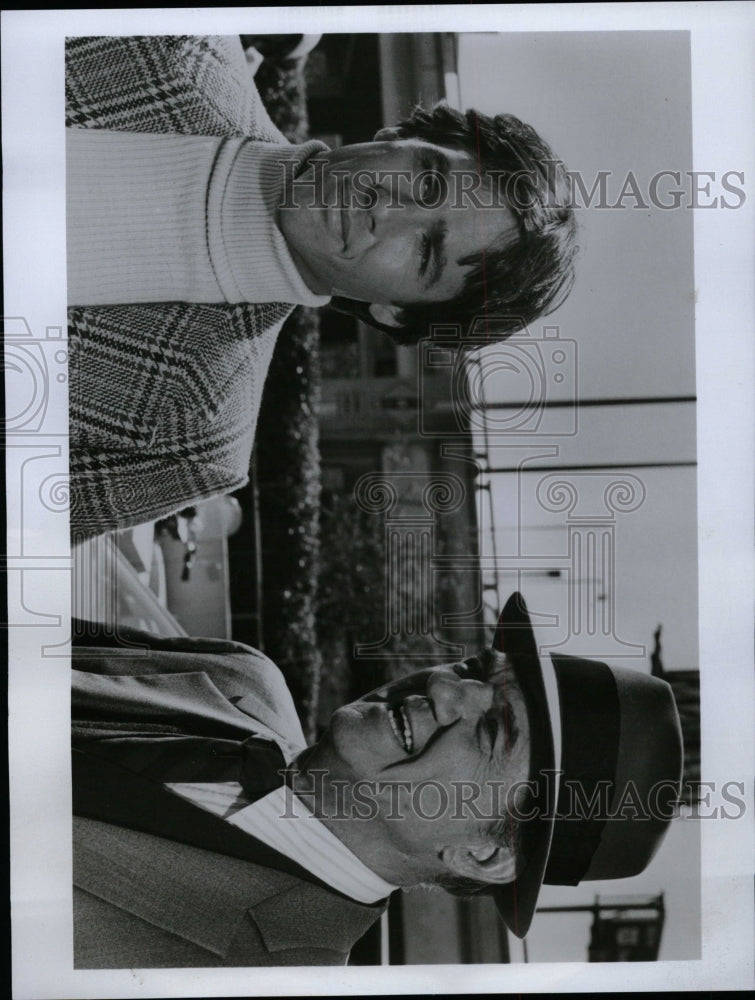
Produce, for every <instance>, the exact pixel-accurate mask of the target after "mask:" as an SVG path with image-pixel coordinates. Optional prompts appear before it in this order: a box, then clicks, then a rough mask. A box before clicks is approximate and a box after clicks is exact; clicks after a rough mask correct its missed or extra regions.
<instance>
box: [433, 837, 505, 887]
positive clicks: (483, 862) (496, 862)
mask: <svg viewBox="0 0 755 1000" xmlns="http://www.w3.org/2000/svg"><path fill="white" fill-rule="evenodd" d="M440 856H441V860H442V861H443V863H444V865H445V866H446V868H448V869H449V870H450V871H452V872H453V873H454V875H460V876H462V877H463V878H472V879H475V880H476V881H478V882H501V883H504V882H513V881H514V879H515V878H516V856H515V855H514V854H513V853H512V852H511V851H509V850H508V849H507V848H506V847H498V846H497V845H495V844H483V845H481V846H474V847H458V846H457V847H444V848H443V850H442V851H441V854H440Z"/></svg>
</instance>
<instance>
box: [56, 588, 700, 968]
mask: <svg viewBox="0 0 755 1000" xmlns="http://www.w3.org/2000/svg"><path fill="white" fill-rule="evenodd" d="M496 646H497V647H498V650H492V649H491V650H483V651H482V652H481V653H480V654H478V655H477V656H474V657H471V658H469V659H468V660H465V661H464V662H463V663H458V664H453V665H449V666H444V667H437V668H434V669H429V670H423V671H420V672H418V673H415V674H411V675H409V676H407V677H406V678H403V679H402V680H399V681H395V682H392V683H390V684H387V685H386V686H385V687H384V688H382V689H378V690H377V691H375V692H373V693H372V694H371V695H368V696H366V697H365V698H362V699H361V700H359V701H357V702H354V703H352V704H350V705H346V706H344V707H343V708H341V709H339V710H338V711H336V712H335V714H334V715H333V718H332V720H331V723H330V726H329V728H328V729H327V731H326V732H325V734H324V735H323V737H322V738H321V739H320V740H319V741H318V742H317V743H316V744H315V745H313V746H311V747H309V748H306V747H305V746H304V741H303V739H302V734H301V729H300V727H299V725H298V722H297V720H296V715H295V712H294V710H293V705H292V703H291V698H290V695H289V694H288V692H287V690H286V688H285V685H284V683H283V681H282V678H281V675H280V673H279V672H278V670H277V668H275V666H274V665H273V664H272V663H270V661H269V660H267V659H266V658H265V657H264V656H262V655H261V654H259V653H257V652H256V651H254V650H251V649H249V648H247V647H243V646H239V645H237V644H228V643H220V642H217V641H212V640H180V639H176V640H156V641H155V640H152V639H150V637H148V636H143V635H142V636H139V635H138V634H134V635H132V636H130V637H128V645H121V646H120V647H118V648H98V647H97V646H88V647H83V648H79V649H77V650H75V651H74V668H75V672H74V698H73V719H74V721H73V734H74V751H73V754H74V761H73V793H74V812H75V813H76V814H77V816H76V819H75V833H74V881H75V885H76V890H75V895H74V937H75V964H76V966H77V967H78V968H122V967H130V968H140V967H175V966H240V965H250V966H251V965H316V964H339V963H343V962H344V961H346V960H347V957H348V952H349V949H350V947H351V946H352V945H353V943H354V942H355V941H356V940H357V939H358V938H359V937H360V936H361V935H362V934H363V933H364V932H365V931H366V929H367V928H368V927H369V926H370V924H371V923H372V922H373V921H374V920H376V919H377V918H378V916H379V915H380V913H381V912H382V910H383V908H384V906H385V901H386V898H387V897H388V896H389V895H390V893H392V892H393V891H395V890H396V889H397V888H403V887H410V886H413V885H417V884H434V885H439V886H442V887H444V888H445V889H447V890H448V891H450V892H453V893H461V894H474V893H478V892H483V893H490V894H492V895H493V896H494V898H495V901H496V904H497V907H498V910H499V912H500V914H501V916H502V918H503V920H504V921H505V923H506V925H507V926H508V927H509V928H510V929H511V930H512V931H513V932H514V933H515V934H517V935H519V936H524V935H525V934H526V933H527V930H528V928H529V925H530V922H531V920H532V917H533V914H534V910H535V904H536V901H537V896H538V893H539V890H540V887H541V885H542V883H543V881H546V882H555V883H560V884H572V885H575V884H577V883H578V882H579V881H581V880H582V879H603V878H621V877H624V876H629V875H634V874H636V873H638V872H639V871H641V870H642V869H643V868H644V867H645V866H646V865H647V864H648V862H649V861H650V859H651V858H652V856H653V855H654V853H655V851H656V850H657V849H658V846H659V845H660V842H661V840H662V838H663V836H664V834H665V831H666V828H667V826H668V823H669V820H670V819H671V816H672V814H673V811H674V804H675V801H676V798H677V795H678V791H679V781H680V776H681V765H682V750H681V732H680V725H679V718H678V715H677V712H676V708H675V705H674V700H673V697H672V695H671V691H670V688H669V687H668V685H667V684H665V682H663V681H659V680H658V679H656V678H652V677H649V676H647V675H644V674H642V673H639V672H637V671H631V670H622V669H613V668H610V667H608V666H606V665H605V664H601V663H596V662H593V661H588V660H583V659H574V658H569V657H563V656H558V657H556V656H553V657H552V663H546V662H543V663H541V662H540V660H539V658H538V655H537V649H536V645H535V640H534V636H533V633H532V629H531V625H530V621H529V617H528V614H527V610H526V607H525V605H524V601H523V599H522V597H521V595H519V594H514V595H512V597H511V598H510V599H509V601H508V602H507V604H506V606H505V608H504V609H503V611H502V613H501V617H500V620H499V625H498V629H497V637H496ZM501 650H502V651H501Z"/></svg>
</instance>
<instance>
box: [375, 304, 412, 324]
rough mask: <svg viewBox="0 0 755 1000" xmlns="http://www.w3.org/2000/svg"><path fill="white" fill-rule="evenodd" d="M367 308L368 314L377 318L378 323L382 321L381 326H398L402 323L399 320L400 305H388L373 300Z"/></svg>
mask: <svg viewBox="0 0 755 1000" xmlns="http://www.w3.org/2000/svg"><path fill="white" fill-rule="evenodd" d="M367 310H368V312H369V314H370V316H372V318H373V319H375V320H377V321H378V323H382V324H383V326H394V327H400V326H403V325H404V324H403V323H402V322H401V314H402V309H401V306H389V305H382V304H381V303H380V302H373V303H372V305H369V306H368V307H367Z"/></svg>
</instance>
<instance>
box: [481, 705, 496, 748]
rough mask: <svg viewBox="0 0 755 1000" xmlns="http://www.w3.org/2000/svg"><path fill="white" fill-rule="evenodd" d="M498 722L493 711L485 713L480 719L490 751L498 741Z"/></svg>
mask: <svg viewBox="0 0 755 1000" xmlns="http://www.w3.org/2000/svg"><path fill="white" fill-rule="evenodd" d="M498 722H499V720H498V713H497V712H495V711H489V712H486V713H485V714H484V715H483V717H482V725H483V726H484V727H485V734H486V735H487V738H488V741H489V744H490V750H491V751H492V749H493V747H494V746H495V741H496V740H497V739H498Z"/></svg>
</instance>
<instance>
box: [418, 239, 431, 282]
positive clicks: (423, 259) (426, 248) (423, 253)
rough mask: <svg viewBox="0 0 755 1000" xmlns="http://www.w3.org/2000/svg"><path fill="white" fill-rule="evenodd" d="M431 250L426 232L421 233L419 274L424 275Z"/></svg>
mask: <svg viewBox="0 0 755 1000" xmlns="http://www.w3.org/2000/svg"><path fill="white" fill-rule="evenodd" d="M431 252H432V247H431V246H430V237H429V236H428V235H427V233H422V235H421V236H420V238H419V273H420V276H424V274H425V271H427V267H428V264H429V263H430V254H431Z"/></svg>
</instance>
